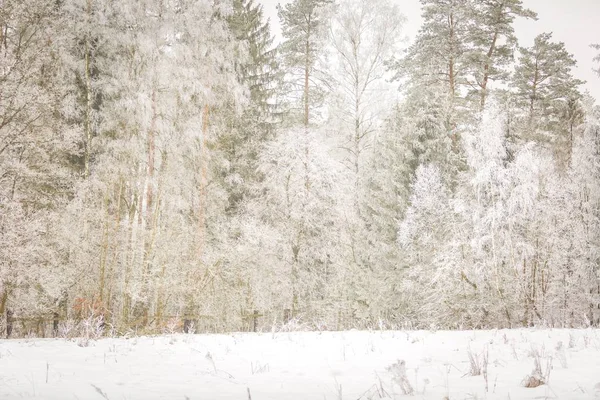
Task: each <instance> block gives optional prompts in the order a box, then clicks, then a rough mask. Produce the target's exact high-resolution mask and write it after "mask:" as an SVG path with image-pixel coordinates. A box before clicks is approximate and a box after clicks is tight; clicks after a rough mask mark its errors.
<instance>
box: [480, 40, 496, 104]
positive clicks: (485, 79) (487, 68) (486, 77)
mask: <svg viewBox="0 0 600 400" xmlns="http://www.w3.org/2000/svg"><path fill="white" fill-rule="evenodd" d="M497 41H498V31H495V32H494V38H493V39H492V44H491V45H490V49H489V50H488V52H487V54H486V60H485V65H484V67H483V79H482V80H481V104H480V106H481V109H482V110H483V108H484V107H485V101H486V99H487V85H488V81H489V79H490V69H491V68H492V57H493V56H494V52H495V51H496V42H497Z"/></svg>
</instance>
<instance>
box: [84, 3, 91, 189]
mask: <svg viewBox="0 0 600 400" xmlns="http://www.w3.org/2000/svg"><path fill="white" fill-rule="evenodd" d="M86 12H87V25H88V28H89V27H90V26H91V20H92V0H87V7H86ZM90 52H91V46H90V33H89V32H88V33H86V37H85V121H84V130H85V146H84V147H85V148H84V151H85V153H84V161H83V162H84V166H83V167H84V173H83V174H84V176H85V177H86V178H88V177H89V176H90V154H91V151H92V150H91V148H92V115H91V114H92V76H91V71H90V69H91V60H90V59H91V54H90Z"/></svg>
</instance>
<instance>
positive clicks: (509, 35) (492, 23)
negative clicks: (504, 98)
mask: <svg viewBox="0 0 600 400" xmlns="http://www.w3.org/2000/svg"><path fill="white" fill-rule="evenodd" d="M470 6H471V8H472V12H473V13H474V16H473V20H472V21H473V25H472V26H471V27H470V28H469V48H470V49H469V53H470V54H469V62H468V64H469V69H470V75H471V78H470V79H469V84H470V86H471V88H472V92H473V93H474V94H476V97H477V100H478V101H479V105H480V107H481V109H483V107H484V106H485V101H486V98H487V97H488V94H489V85H490V81H500V82H503V81H506V80H507V78H508V76H509V71H508V68H509V67H510V65H511V63H512V61H513V49H514V46H515V45H516V43H517V38H516V36H515V31H514V27H513V22H514V20H515V19H516V18H518V17H522V18H533V19H535V18H536V17H537V14H536V13H535V12H533V11H531V10H529V9H527V8H525V7H523V2H522V1H521V0H490V1H483V2H480V1H475V2H471V4H470Z"/></svg>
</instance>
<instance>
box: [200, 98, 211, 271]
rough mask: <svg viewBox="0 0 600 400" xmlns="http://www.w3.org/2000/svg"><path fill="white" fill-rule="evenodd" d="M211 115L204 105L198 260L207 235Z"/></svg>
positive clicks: (206, 105)
mask: <svg viewBox="0 0 600 400" xmlns="http://www.w3.org/2000/svg"><path fill="white" fill-rule="evenodd" d="M209 117H210V107H209V106H208V104H205V105H204V109H203V114H202V142H201V148H200V188H199V199H198V249H197V252H198V253H197V255H198V261H201V260H202V256H203V253H204V242H205V239H206V238H205V236H206V232H205V231H206V185H207V183H208V151H207V148H206V145H207V143H208V142H207V135H208V126H209Z"/></svg>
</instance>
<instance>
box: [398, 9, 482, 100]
mask: <svg viewBox="0 0 600 400" xmlns="http://www.w3.org/2000/svg"><path fill="white" fill-rule="evenodd" d="M421 4H422V9H423V14H422V18H423V25H422V26H421V29H420V31H419V34H418V35H417V37H416V39H415V42H414V43H413V44H412V45H411V46H410V47H409V49H408V50H407V54H406V55H405V56H404V57H403V59H402V60H401V61H400V62H399V63H398V64H396V65H395V69H396V71H397V74H398V77H404V78H406V83H408V84H409V85H411V86H415V87H419V88H420V89H417V90H423V89H424V88H427V87H438V88H439V87H441V88H443V91H444V92H445V93H446V94H447V95H448V97H449V98H450V99H455V98H456V97H459V96H460V95H461V93H460V92H461V87H463V86H464V85H465V84H466V73H467V70H466V66H467V65H466V55H467V54H468V53H467V51H468V32H469V30H468V29H469V27H470V23H471V22H470V21H471V19H472V18H471V17H472V16H471V4H470V2H469V1H467V0H421Z"/></svg>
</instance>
